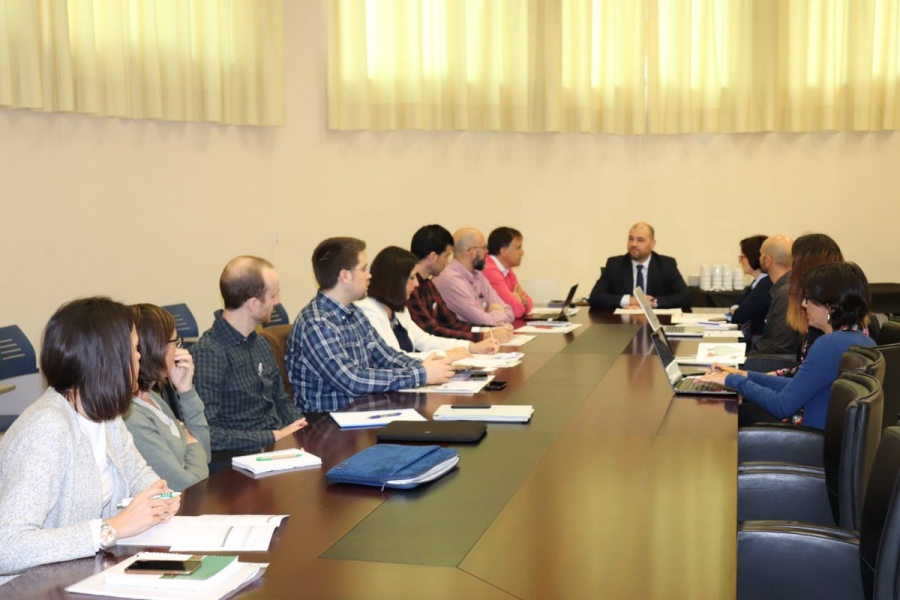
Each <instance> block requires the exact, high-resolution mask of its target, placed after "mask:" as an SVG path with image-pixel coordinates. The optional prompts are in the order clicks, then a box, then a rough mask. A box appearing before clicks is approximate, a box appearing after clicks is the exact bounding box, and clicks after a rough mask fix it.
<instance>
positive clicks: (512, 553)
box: [0, 309, 737, 600]
mask: <svg viewBox="0 0 900 600" xmlns="http://www.w3.org/2000/svg"><path fill="white" fill-rule="evenodd" d="M573 321H574V322H577V323H581V324H582V326H581V327H579V328H578V329H576V330H575V331H574V332H572V333H569V334H554V333H546V334H544V333H542V334H539V335H538V337H537V339H535V340H532V341H531V342H529V343H527V344H526V345H524V346H522V347H521V350H522V351H523V352H524V353H525V356H524V358H523V360H522V363H521V364H520V365H519V366H516V367H513V368H509V369H504V370H500V371H497V373H496V375H497V378H498V379H502V380H505V381H507V382H508V386H507V387H506V389H505V390H503V391H499V392H484V393H482V394H478V395H476V396H469V397H463V396H456V397H448V396H442V395H438V394H422V393H419V394H407V393H393V394H384V395H376V396H373V397H371V398H366V399H363V400H362V401H360V402H357V403H356V405H355V406H356V407H357V408H358V409H359V410H368V409H375V408H395V407H403V408H405V407H414V408H416V409H417V410H418V411H420V412H421V413H422V414H423V415H425V416H426V417H430V416H431V414H432V413H433V412H434V411H435V409H436V408H437V407H438V406H440V405H441V404H444V403H447V402H453V403H483V402H487V401H489V402H493V403H507V404H531V405H533V406H534V409H535V412H534V416H533V418H532V420H531V421H530V422H529V423H527V424H490V425H489V426H488V433H487V436H486V437H485V438H484V439H483V440H482V441H481V442H480V443H478V444H475V445H457V446H454V447H455V448H457V449H458V451H459V455H460V461H459V466H458V468H457V469H455V470H454V471H452V472H451V473H449V474H448V475H446V476H445V477H443V478H441V479H439V480H437V481H435V482H433V483H430V484H426V485H424V486H422V487H420V488H417V489H414V490H393V491H392V490H384V491H381V490H380V489H378V488H368V487H362V486H350V485H342V484H329V483H328V482H327V481H326V480H325V471H327V470H328V469H329V468H331V467H332V466H334V465H335V464H337V463H339V462H341V461H342V460H344V459H346V458H347V457H349V456H351V455H353V454H354V453H356V452H358V451H359V450H362V449H364V448H366V447H368V446H370V445H372V444H374V443H376V439H375V433H376V432H375V431H373V430H370V429H366V430H341V429H340V428H338V427H337V425H336V424H335V423H334V422H333V421H332V420H331V419H330V418H329V417H328V416H327V415H310V421H311V423H310V425H309V426H308V427H307V428H305V429H303V430H301V431H299V432H297V433H296V434H295V435H294V436H293V438H287V439H284V440H281V441H280V442H278V443H277V444H275V446H274V448H289V447H294V446H302V447H304V448H305V449H306V450H307V451H309V452H312V453H313V454H316V455H319V456H320V457H322V461H323V465H322V468H321V469H311V470H300V471H292V472H286V473H281V474H276V475H269V476H265V477H258V478H254V477H252V476H250V475H246V474H244V473H243V472H239V471H236V470H233V469H231V468H227V469H225V470H223V471H221V472H218V473H216V474H215V475H213V476H212V477H210V478H209V479H208V480H206V481H203V482H200V483H198V484H196V485H194V486H193V487H191V488H189V489H188V490H186V491H185V493H184V496H183V501H182V511H181V514H185V515H198V514H287V515H290V517H289V518H288V519H286V520H285V521H284V523H283V524H282V526H281V527H279V529H278V530H277V531H276V533H275V536H274V538H273V540H272V544H271V546H270V548H269V551H268V552H265V553H242V554H241V559H242V560H245V561H249V562H266V563H270V566H269V567H268V569H267V571H266V572H265V575H264V576H263V577H262V578H261V579H259V580H258V581H256V582H254V583H252V584H250V585H249V586H248V587H247V588H245V589H244V590H243V591H242V592H241V594H240V597H241V598H266V599H268V598H291V599H293V598H353V599H365V598H391V599H397V598H454V599H459V598H462V599H467V600H479V599H485V600H489V599H504V598H505V599H510V598H540V599H545V598H576V599H580V598H627V599H654V598H660V599H662V598H665V599H677V598H691V599H696V598H716V599H722V598H733V597H734V596H735V593H736V551H737V550H736V539H737V534H736V506H737V498H736V494H737V474H736V464H737V417H736V403H735V401H734V400H728V401H723V400H715V401H710V400H704V399H701V398H699V397H686V396H678V397H675V396H674V395H673V394H672V391H671V388H670V387H669V384H668V380H667V378H666V376H665V374H664V372H663V369H662V367H661V364H660V361H659V359H658V357H657V356H656V355H655V354H654V352H653V350H652V344H651V342H650V337H649V332H650V329H649V326H648V325H647V324H646V320H645V319H644V318H643V317H642V316H618V315H614V314H613V313H612V311H597V310H595V311H590V312H588V311H587V310H586V309H582V310H581V312H580V313H579V314H578V315H577V316H575V317H574V318H573ZM676 343H677V344H678V346H679V348H680V350H682V351H690V349H691V348H692V347H695V346H696V343H697V342H696V341H683V342H676ZM679 348H676V350H678V349H679ZM681 353H684V352H681ZM134 551H135V549H134V548H131V549H123V548H118V549H114V551H113V552H109V553H101V554H99V555H98V556H97V557H93V558H87V559H82V560H76V561H69V562H66V563H60V564H57V565H46V566H44V567H39V568H36V569H33V570H31V571H29V572H28V573H25V574H23V575H22V576H20V577H19V578H17V579H15V580H13V581H12V582H11V583H10V584H7V585H5V586H2V587H0V596H2V597H29V598H33V597H37V598H59V597H61V596H65V593H64V592H63V591H62V588H64V587H65V586H66V585H69V584H71V583H74V582H76V581H78V580H80V579H82V578H84V577H86V576H88V575H90V574H92V573H94V572H97V571H99V570H100V569H102V568H104V567H105V566H108V565H110V564H112V563H114V562H116V561H118V560H121V559H122V558H124V557H127V556H129V555H130V554H132V553H133V552H134Z"/></svg>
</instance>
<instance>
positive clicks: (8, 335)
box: [0, 325, 38, 379]
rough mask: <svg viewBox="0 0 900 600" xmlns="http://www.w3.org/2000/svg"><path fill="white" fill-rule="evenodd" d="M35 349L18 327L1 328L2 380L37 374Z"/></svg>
mask: <svg viewBox="0 0 900 600" xmlns="http://www.w3.org/2000/svg"><path fill="white" fill-rule="evenodd" d="M37 372H38V368H37V356H36V355H35V353H34V347H33V346H32V345H31V342H29V341H28V338H27V337H25V334H24V333H23V332H22V330H21V329H19V328H18V327H17V326H16V325H10V326H8V327H0V379H11V378H13V377H21V376H22V375H30V374H32V373H37Z"/></svg>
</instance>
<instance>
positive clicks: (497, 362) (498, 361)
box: [453, 352, 525, 370]
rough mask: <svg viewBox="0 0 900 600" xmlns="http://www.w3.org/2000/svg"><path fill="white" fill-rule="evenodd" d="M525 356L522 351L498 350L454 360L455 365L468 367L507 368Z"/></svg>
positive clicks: (516, 363) (519, 361)
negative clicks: (493, 352) (494, 352)
mask: <svg viewBox="0 0 900 600" xmlns="http://www.w3.org/2000/svg"><path fill="white" fill-rule="evenodd" d="M523 356H525V355H524V354H522V353H521V352H498V353H496V354H479V355H477V356H473V357H471V358H461V359H459V360H457V361H454V362H453V366H455V367H468V368H473V369H488V370H493V369H506V368H508V367H515V366H516V365H518V364H519V363H521V362H522V357H523Z"/></svg>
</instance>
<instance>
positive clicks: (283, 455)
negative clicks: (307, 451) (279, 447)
mask: <svg viewBox="0 0 900 600" xmlns="http://www.w3.org/2000/svg"><path fill="white" fill-rule="evenodd" d="M301 456H303V453H302V452H301V453H299V454H278V455H276V456H257V457H256V460H257V461H258V462H262V461H265V460H280V459H282V458H300V457H301Z"/></svg>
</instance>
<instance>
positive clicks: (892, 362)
mask: <svg viewBox="0 0 900 600" xmlns="http://www.w3.org/2000/svg"><path fill="white" fill-rule="evenodd" d="M878 351H879V352H881V355H882V356H883V357H884V383H883V384H882V386H881V387H882V388H884V426H885V427H889V426H891V425H900V344H888V345H886V346H878Z"/></svg>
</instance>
